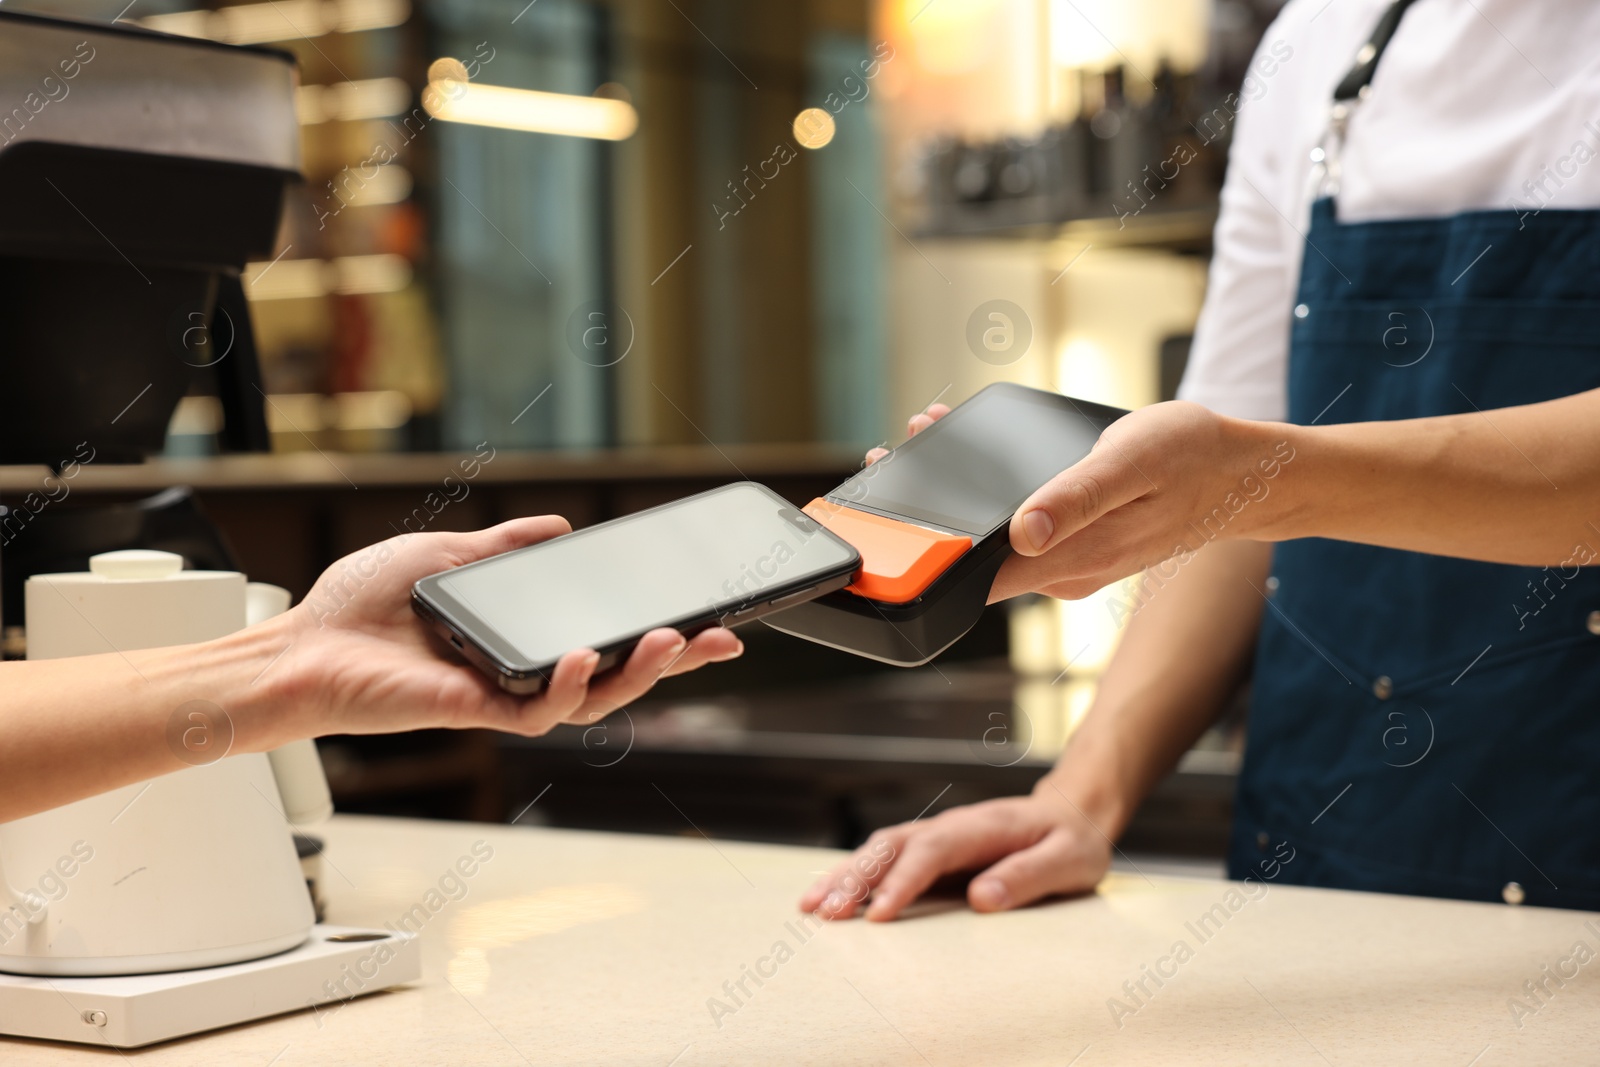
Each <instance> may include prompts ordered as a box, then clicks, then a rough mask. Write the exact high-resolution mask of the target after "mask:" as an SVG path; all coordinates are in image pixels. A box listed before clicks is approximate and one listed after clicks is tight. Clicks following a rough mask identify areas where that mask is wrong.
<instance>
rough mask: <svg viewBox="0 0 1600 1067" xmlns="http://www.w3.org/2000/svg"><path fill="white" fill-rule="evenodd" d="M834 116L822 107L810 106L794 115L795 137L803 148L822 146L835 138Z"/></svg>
mask: <svg viewBox="0 0 1600 1067" xmlns="http://www.w3.org/2000/svg"><path fill="white" fill-rule="evenodd" d="M835 128H836V127H835V126H834V124H833V116H832V115H830V114H828V113H827V112H826V111H824V110H822V109H821V108H820V107H808V108H806V109H805V110H804V111H802V112H800V114H798V115H796V116H795V117H794V139H795V141H797V142H798V143H799V145H800V147H801V148H821V147H822V146H823V145H825V144H827V143H828V142H829V141H831V140H833V134H834V131H835Z"/></svg>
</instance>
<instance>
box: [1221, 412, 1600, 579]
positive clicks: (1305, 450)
mask: <svg viewBox="0 0 1600 1067" xmlns="http://www.w3.org/2000/svg"><path fill="white" fill-rule="evenodd" d="M1243 425H1245V426H1247V427H1249V428H1248V429H1246V430H1245V431H1244V432H1245V433H1247V434H1252V435H1255V436H1259V437H1261V439H1262V440H1263V441H1265V440H1267V439H1268V438H1272V439H1283V440H1287V441H1289V442H1290V444H1291V445H1292V446H1293V447H1294V450H1295V459H1294V463H1293V468H1292V470H1291V471H1290V472H1289V473H1290V475H1292V476H1290V477H1285V478H1282V479H1281V480H1280V481H1281V485H1280V486H1279V487H1278V488H1279V489H1280V490H1281V491H1280V492H1276V493H1274V495H1273V498H1271V499H1270V500H1269V501H1268V502H1267V503H1268V504H1269V506H1268V507H1266V508H1261V509H1259V510H1258V511H1257V512H1256V515H1254V516H1252V518H1253V519H1254V520H1255V521H1254V522H1253V523H1251V524H1250V525H1249V527H1248V528H1247V529H1246V530H1241V531H1240V535H1242V536H1245V537H1253V538H1259V539H1262V540H1272V541H1281V540H1287V539H1289V538H1294V537H1329V538H1336V539H1339V540H1345V541H1357V542H1361V543H1364V544H1373V545H1382V546H1385V547H1388V548H1402V549H1410V550H1412V551H1416V552H1428V553H1433V554H1435V555H1448V556H1461V557H1466V558H1471V559H1480V560H1486V561H1489V562H1494V563H1511V564H1518V565H1523V566H1532V567H1543V566H1556V565H1571V564H1573V563H1577V564H1585V563H1591V562H1594V561H1595V559H1596V558H1600V391H1592V392H1587V393H1579V394H1576V395H1574V396H1569V397H1563V398H1561V399H1559V400H1551V401H1547V402H1545V403H1541V404H1529V405H1526V406H1523V407H1514V408H1500V409H1496V410H1491V411H1482V412H1471V413H1468V414H1463V415H1447V416H1439V417H1434V418H1424V419H1405V420H1397V421H1394V422H1365V423H1349V424H1345V425H1335V426H1286V425H1280V424H1243ZM1591 546H1592V547H1591Z"/></svg>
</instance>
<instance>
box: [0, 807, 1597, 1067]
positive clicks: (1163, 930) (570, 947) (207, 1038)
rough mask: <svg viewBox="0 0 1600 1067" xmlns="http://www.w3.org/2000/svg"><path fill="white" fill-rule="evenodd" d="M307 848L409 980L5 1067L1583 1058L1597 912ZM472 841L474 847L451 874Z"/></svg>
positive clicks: (12, 1053) (8, 1056) (345, 906)
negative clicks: (857, 886)
mask: <svg viewBox="0 0 1600 1067" xmlns="http://www.w3.org/2000/svg"><path fill="white" fill-rule="evenodd" d="M691 814H692V813H691ZM325 829H326V833H325V836H326V838H327V841H328V850H327V854H326V856H327V860H328V861H329V862H328V866H327V867H326V868H325V871H324V881H325V883H326V886H327V896H328V898H329V916H328V918H329V921H330V922H334V923H343V924H361V925H375V926H381V925H383V924H385V923H390V922H396V921H398V920H399V919H400V918H401V917H402V916H404V915H406V914H408V913H410V914H411V915H413V916H414V917H420V919H419V918H414V919H413V920H412V921H413V923H416V922H419V921H420V924H421V927H422V940H423V979H422V981H421V982H420V983H418V984H416V985H413V986H409V987H405V988H402V989H400V990H397V991H394V992H389V993H380V994H377V995H374V996H370V997H364V998H361V999H358V1000H355V1001H353V1002H350V1003H349V1004H347V1005H345V1006H343V1007H341V1008H339V1009H338V1010H336V1011H331V1012H330V1011H322V1012H318V1013H313V1012H309V1011H307V1012H300V1013H296V1014H293V1015H287V1016H281V1017H279V1018H276V1019H272V1020H268V1021H265V1022H261V1023H256V1024H252V1025H247V1026H240V1027H236V1028H233V1029H231V1030H228V1031H224V1032H221V1033H216V1034H210V1035H203V1036H199V1037H195V1038H190V1039H186V1040H182V1041H177V1042H172V1043H169V1044H166V1045H160V1046H156V1047H153V1048H149V1049H141V1050H136V1051H133V1052H129V1053H126V1054H125V1055H123V1056H121V1057H119V1054H118V1053H116V1052H113V1051H110V1050H106V1049H94V1048H80V1047H75V1046H66V1045H54V1044H49V1043H45V1042H32V1041H8V1040H4V1039H0V1063H4V1064H6V1065H7V1067H31V1065H34V1064H50V1065H58V1064H68V1063H72V1062H82V1063H99V1064H110V1063H115V1062H117V1061H118V1059H119V1058H124V1059H126V1060H128V1061H135V1062H138V1063H141V1064H149V1065H166V1064H206V1065H211V1064H254V1065H259V1067H267V1065H269V1064H271V1065H272V1067H293V1065H296V1064H384V1065H395V1067H400V1065H407V1064H450V1065H455V1064H537V1065H539V1067H544V1065H545V1064H640V1065H645V1067H669V1065H670V1067H699V1065H702V1064H733V1063H741V1064H778V1063H817V1064H926V1065H929V1067H944V1065H947V1064H948V1065H958V1064H959V1065H965V1064H1041V1065H1042V1064H1050V1065H1054V1067H1067V1065H1072V1067H1099V1065H1104V1064H1176V1063H1216V1064H1230V1065H1231V1064H1255V1063H1261V1064H1267V1063H1271V1064H1306V1065H1324V1067H1329V1065H1335V1064H1353V1065H1367V1064H1388V1063H1400V1064H1406V1065H1408V1067H1413V1065H1415V1067H1421V1065H1429V1064H1441V1065H1453V1067H1468V1065H1471V1067H1496V1065H1502V1064H1565V1063H1572V1064H1578V1063H1583V1064H1593V1063H1596V1062H1600V917H1597V916H1594V915H1590V914H1587V913H1579V912H1566V911H1554V910H1549V909H1542V908H1513V907H1508V906H1504V905H1489V904H1464V903H1458V902H1451V901H1434V900H1422V899H1415V898H1407V897H1393V896H1381V895H1375V894H1363V893H1342V892H1333V891H1326V890H1307V889H1297V888H1292V887H1287V886H1272V885H1270V884H1268V885H1267V886H1266V887H1259V888H1253V889H1252V892H1253V897H1246V896H1245V895H1244V894H1242V893H1240V892H1239V890H1238V887H1237V886H1236V885H1235V884H1234V883H1228V882H1222V881H1212V880H1206V879H1183V878H1170V877H1161V876H1155V875H1152V876H1151V877H1150V878H1148V879H1147V878H1145V877H1143V876H1141V875H1139V874H1137V873H1129V874H1121V873H1115V874H1113V875H1111V876H1110V877H1109V878H1108V879H1107V880H1106V882H1105V883H1104V884H1103V885H1102V886H1101V887H1100V890H1099V892H1098V893H1096V894H1095V895H1094V896H1091V897H1087V898H1083V899H1079V900H1070V901H1060V902H1057V903H1053V904H1049V905H1046V906H1043V907H1037V908H1032V909H1028V910H1025V911H1021V912H1014V913H1011V914H1006V915H994V916H979V915H974V914H972V913H970V912H968V911H966V910H965V909H964V908H961V907H958V906H956V905H954V904H953V903H950V902H944V903H938V904H934V905H930V906H926V907H924V908H923V910H922V913H921V914H920V915H919V916H918V917H916V918H912V919H908V920H905V921H901V922H897V923H892V924H886V925H870V924H867V923H865V922H861V921H855V922H849V923H840V924H834V925H828V926H823V927H822V928H821V929H818V930H815V931H809V932H808V928H807V927H805V926H803V925H802V923H801V922H800V916H799V915H798V914H797V913H796V911H795V900H796V898H797V897H798V895H799V893H800V891H801V890H802V889H803V888H804V887H805V886H806V885H807V884H808V883H809V881H810V880H811V878H812V872H814V871H817V870H820V869H821V868H823V867H824V866H825V865H829V864H831V863H832V862H834V861H835V860H836V858H837V854H836V853H831V852H827V851H823V850H816V849H798V848H785V847H776V846H767V845H747V844H738V843H732V842H723V841H718V842H715V843H713V842H710V841H707V840H706V839H704V838H702V837H699V836H698V835H693V831H692V830H689V831H688V835H693V836H688V835H686V836H685V837H684V838H681V839H675V838H651V837H633V836H623V835H614V834H594V833H573V832H566V831H554V830H543V829H532V828H522V827H504V826H487V825H478V824H468V823H439V822H416V821H403V820H394V819H371V818H353V817H339V818H337V819H335V820H334V822H333V823H332V824H330V825H329V826H328V827H326V828H325ZM687 829H688V828H687V826H686V830H687ZM480 842H481V844H480ZM475 845H476V847H477V850H478V851H477V855H478V857H480V858H481V856H482V855H483V853H484V852H485V851H486V850H488V849H492V856H490V857H489V858H488V859H486V860H483V861H482V862H481V863H478V864H477V869H476V873H475V874H474V875H473V876H472V877H471V878H466V879H459V881H457V880H453V879H452V878H451V877H450V875H449V874H448V873H447V872H450V871H451V870H452V869H453V868H454V866H455V864H456V861H457V860H458V859H460V858H461V857H463V856H467V857H472V856H473V855H474V846H475ZM468 866H471V864H469V865H468ZM441 889H442V890H443V892H441ZM452 897H454V898H457V899H452ZM1208 913H1209V914H1210V915H1211V916H1212V917H1211V918H1210V919H1208V920H1206V921H1205V923H1204V925H1201V920H1202V917H1203V916H1206V915H1207V914H1208ZM1591 921H1593V923H1594V925H1592V926H1590V925H1588V923H1590V922H1591ZM1179 942H1182V943H1183V944H1184V945H1185V946H1186V947H1187V951H1186V952H1185V951H1183V950H1178V952H1177V954H1176V955H1174V950H1175V948H1176V946H1177V944H1178V943H1179ZM1579 942H1582V943H1583V944H1584V945H1585V951H1583V952H1580V953H1578V954H1577V955H1576V956H1575V955H1574V948H1575V946H1576V945H1577V943H1579ZM1580 961H1581V962H1580ZM1547 966H1548V967H1549V968H1550V971H1549V972H1546V971H1545V970H1544V968H1546V967H1547ZM1147 968H1148V969H1155V970H1157V971H1159V972H1161V973H1163V974H1164V975H1166V976H1167V977H1164V978H1162V979H1161V983H1162V984H1161V985H1160V986H1159V987H1158V986H1157V985H1156V984H1155V981H1154V980H1152V979H1150V978H1148V977H1145V975H1146V974H1147ZM754 969H759V970H760V971H761V972H762V973H763V974H764V975H767V977H762V978H761V980H760V981H761V984H759V985H757V984H756V982H755V980H753V979H751V978H749V977H746V975H747V974H748V972H749V971H750V970H754ZM1557 971H1564V972H1565V973H1566V974H1567V975H1568V977H1567V978H1565V979H1564V983H1565V984H1564V985H1558V984H1557V980H1556V979H1554V978H1547V977H1546V975H1547V974H1555V973H1556V972H1557ZM1574 972H1575V976H1573V975H1574ZM741 978H743V982H744V992H743V993H741V992H740V991H739V990H738V984H739V982H740V980H741ZM1141 978H1143V980H1144V986H1145V990H1146V991H1147V993H1148V995H1146V993H1138V991H1137V989H1136V988H1135V989H1134V994H1136V995H1137V998H1136V996H1135V995H1133V994H1130V992H1129V990H1128V989H1125V987H1124V983H1131V984H1132V985H1133V986H1136V985H1137V983H1138V982H1139V981H1140V979H1141ZM1540 981H1544V982H1545V983H1546V985H1547V987H1548V989H1549V990H1550V992H1549V993H1548V994H1545V993H1540V995H1539V997H1538V999H1535V998H1534V997H1532V996H1531V995H1530V994H1529V992H1528V989H1527V988H1525V987H1524V982H1532V983H1535V984H1537V983H1538V982H1540ZM724 983H727V986H725V985H724ZM1113 1000H1115V1001H1117V1002H1120V1004H1121V1005H1122V1008H1121V1010H1117V1011H1114V1009H1116V1007H1117V1005H1116V1004H1115V1003H1113ZM1516 1003H1521V1004H1522V1005H1523V1006H1524V1007H1523V1010H1522V1011H1521V1012H1519V1013H1515V1014H1514V1012H1513V1008H1512V1005H1513V1004H1516ZM719 1004H720V1005H721V1007H720V1008H719V1007H718V1005H719ZM1519 1024H1520V1025H1519Z"/></svg>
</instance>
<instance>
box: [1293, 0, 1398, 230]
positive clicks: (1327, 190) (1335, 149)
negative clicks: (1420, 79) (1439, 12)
mask: <svg viewBox="0 0 1600 1067" xmlns="http://www.w3.org/2000/svg"><path fill="white" fill-rule="evenodd" d="M1415 2H1416V0H1394V3H1392V4H1390V5H1389V7H1388V8H1387V9H1386V10H1385V11H1384V13H1383V16H1382V17H1381V18H1379V19H1378V25H1377V26H1375V27H1374V28H1373V30H1372V36H1371V37H1369V38H1368V39H1367V43H1366V44H1364V45H1362V46H1361V48H1360V50H1358V51H1357V52H1356V61H1355V65H1354V66H1353V67H1351V68H1350V70H1349V72H1348V73H1346V74H1345V76H1344V80H1343V81H1341V82H1340V83H1339V85H1338V87H1337V88H1335V89H1334V90H1333V102H1332V103H1331V104H1330V105H1329V107H1328V128H1327V129H1326V130H1324V131H1323V134H1322V143H1321V144H1319V145H1317V147H1316V148H1315V149H1313V150H1312V152H1311V161H1312V162H1313V163H1315V164H1316V167H1315V168H1313V170H1312V171H1311V191H1312V196H1313V198H1319V197H1327V198H1329V199H1333V198H1335V197H1337V196H1338V195H1339V180H1340V166H1339V164H1340V157H1341V156H1342V155H1343V154H1344V135H1345V131H1346V130H1347V129H1349V127H1350V116H1351V115H1352V114H1353V113H1354V112H1355V109H1356V107H1357V106H1358V105H1359V104H1360V103H1361V101H1363V100H1365V99H1366V98H1367V93H1368V92H1369V91H1370V89H1371V87H1372V76H1373V74H1375V73H1376V72H1377V70H1378V60H1380V59H1382V58H1383V52H1384V49H1386V48H1388V47H1389V40H1390V38H1392V37H1394V31H1395V30H1397V29H1399V28H1400V19H1401V17H1402V16H1403V15H1405V13H1406V9H1407V8H1409V7H1410V6H1411V5H1412V4H1414V3H1415Z"/></svg>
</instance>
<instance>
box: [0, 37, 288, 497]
mask: <svg viewBox="0 0 1600 1067" xmlns="http://www.w3.org/2000/svg"><path fill="white" fill-rule="evenodd" d="M297 83H298V73H297V69H296V65H295V61H294V57H293V56H291V55H289V54H288V53H286V52H279V51H274V50H271V49H265V48H237V47H233V46H229V45H222V44H217V43H214V42H211V41H204V40H195V39H189V38H179V37H170V36H167V35H165V34H159V33H154V32H151V31H147V30H141V29H137V28H133V27H129V26H123V25H106V24H103V23H90V22H76V21H69V20H64V19H56V18H46V17H43V16H38V15H28V14H20V13H16V12H9V11H0V204H4V205H5V210H4V211H0V463H44V464H49V465H51V466H59V465H61V464H62V462H63V461H64V460H67V459H70V458H72V457H73V456H74V455H76V454H77V450H78V446H79V444H80V442H84V441H88V443H89V447H91V448H92V449H93V450H94V456H95V461H96V462H114V463H115V462H137V461H139V460H141V459H144V458H145V457H146V456H149V455H151V454H152V453H155V452H159V451H160V450H161V448H162V446H163V442H164V439H165V435H166V430H167V423H168V420H169V419H170V418H171V415H172V412H173V410H174V408H175V407H176V406H177V403H178V401H179V399H181V398H182V397H183V396H184V394H185V393H186V392H188V391H189V390H190V388H191V387H192V386H194V385H195V383H196V382H197V381H199V380H202V376H205V375H211V376H213V379H214V387H215V389H216V392H217V395H218V397H219V399H220V400H221V402H222V405H223V409H224V416H225V420H226V426H225V428H224V430H223V440H224V444H225V446H226V447H228V448H229V449H231V450H235V451H244V450H264V449H265V448H266V447H267V445H268V439H267V435H266V425H265V420H264V418H263V415H262V410H263V407H262V401H261V395H260V394H259V393H258V392H257V389H256V387H257V386H259V384H260V373H259V368H258V365H257V361H256V353H255V346H254V340H253V336H252V334H251V329H250V321H249V312H248V309H247V307H246V305H245V302H244V297H243V289H242V285H241V281H240V278H241V274H242V271H243V269H244V265H245V263H246V262H247V261H248V260H253V259H257V260H258V259H265V258H270V256H271V254H272V250H273V242H274V239H275V236H276V234H277V230H278V222H279V219H280V217H281V215H282V210H283V201H284V193H285V189H286V188H287V187H288V186H289V184H290V183H292V182H296V181H298V180H300V131H299V124H298V121H297V119H296V116H295V106H294V98H295V93H294V90H295V87H296V85H297Z"/></svg>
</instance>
